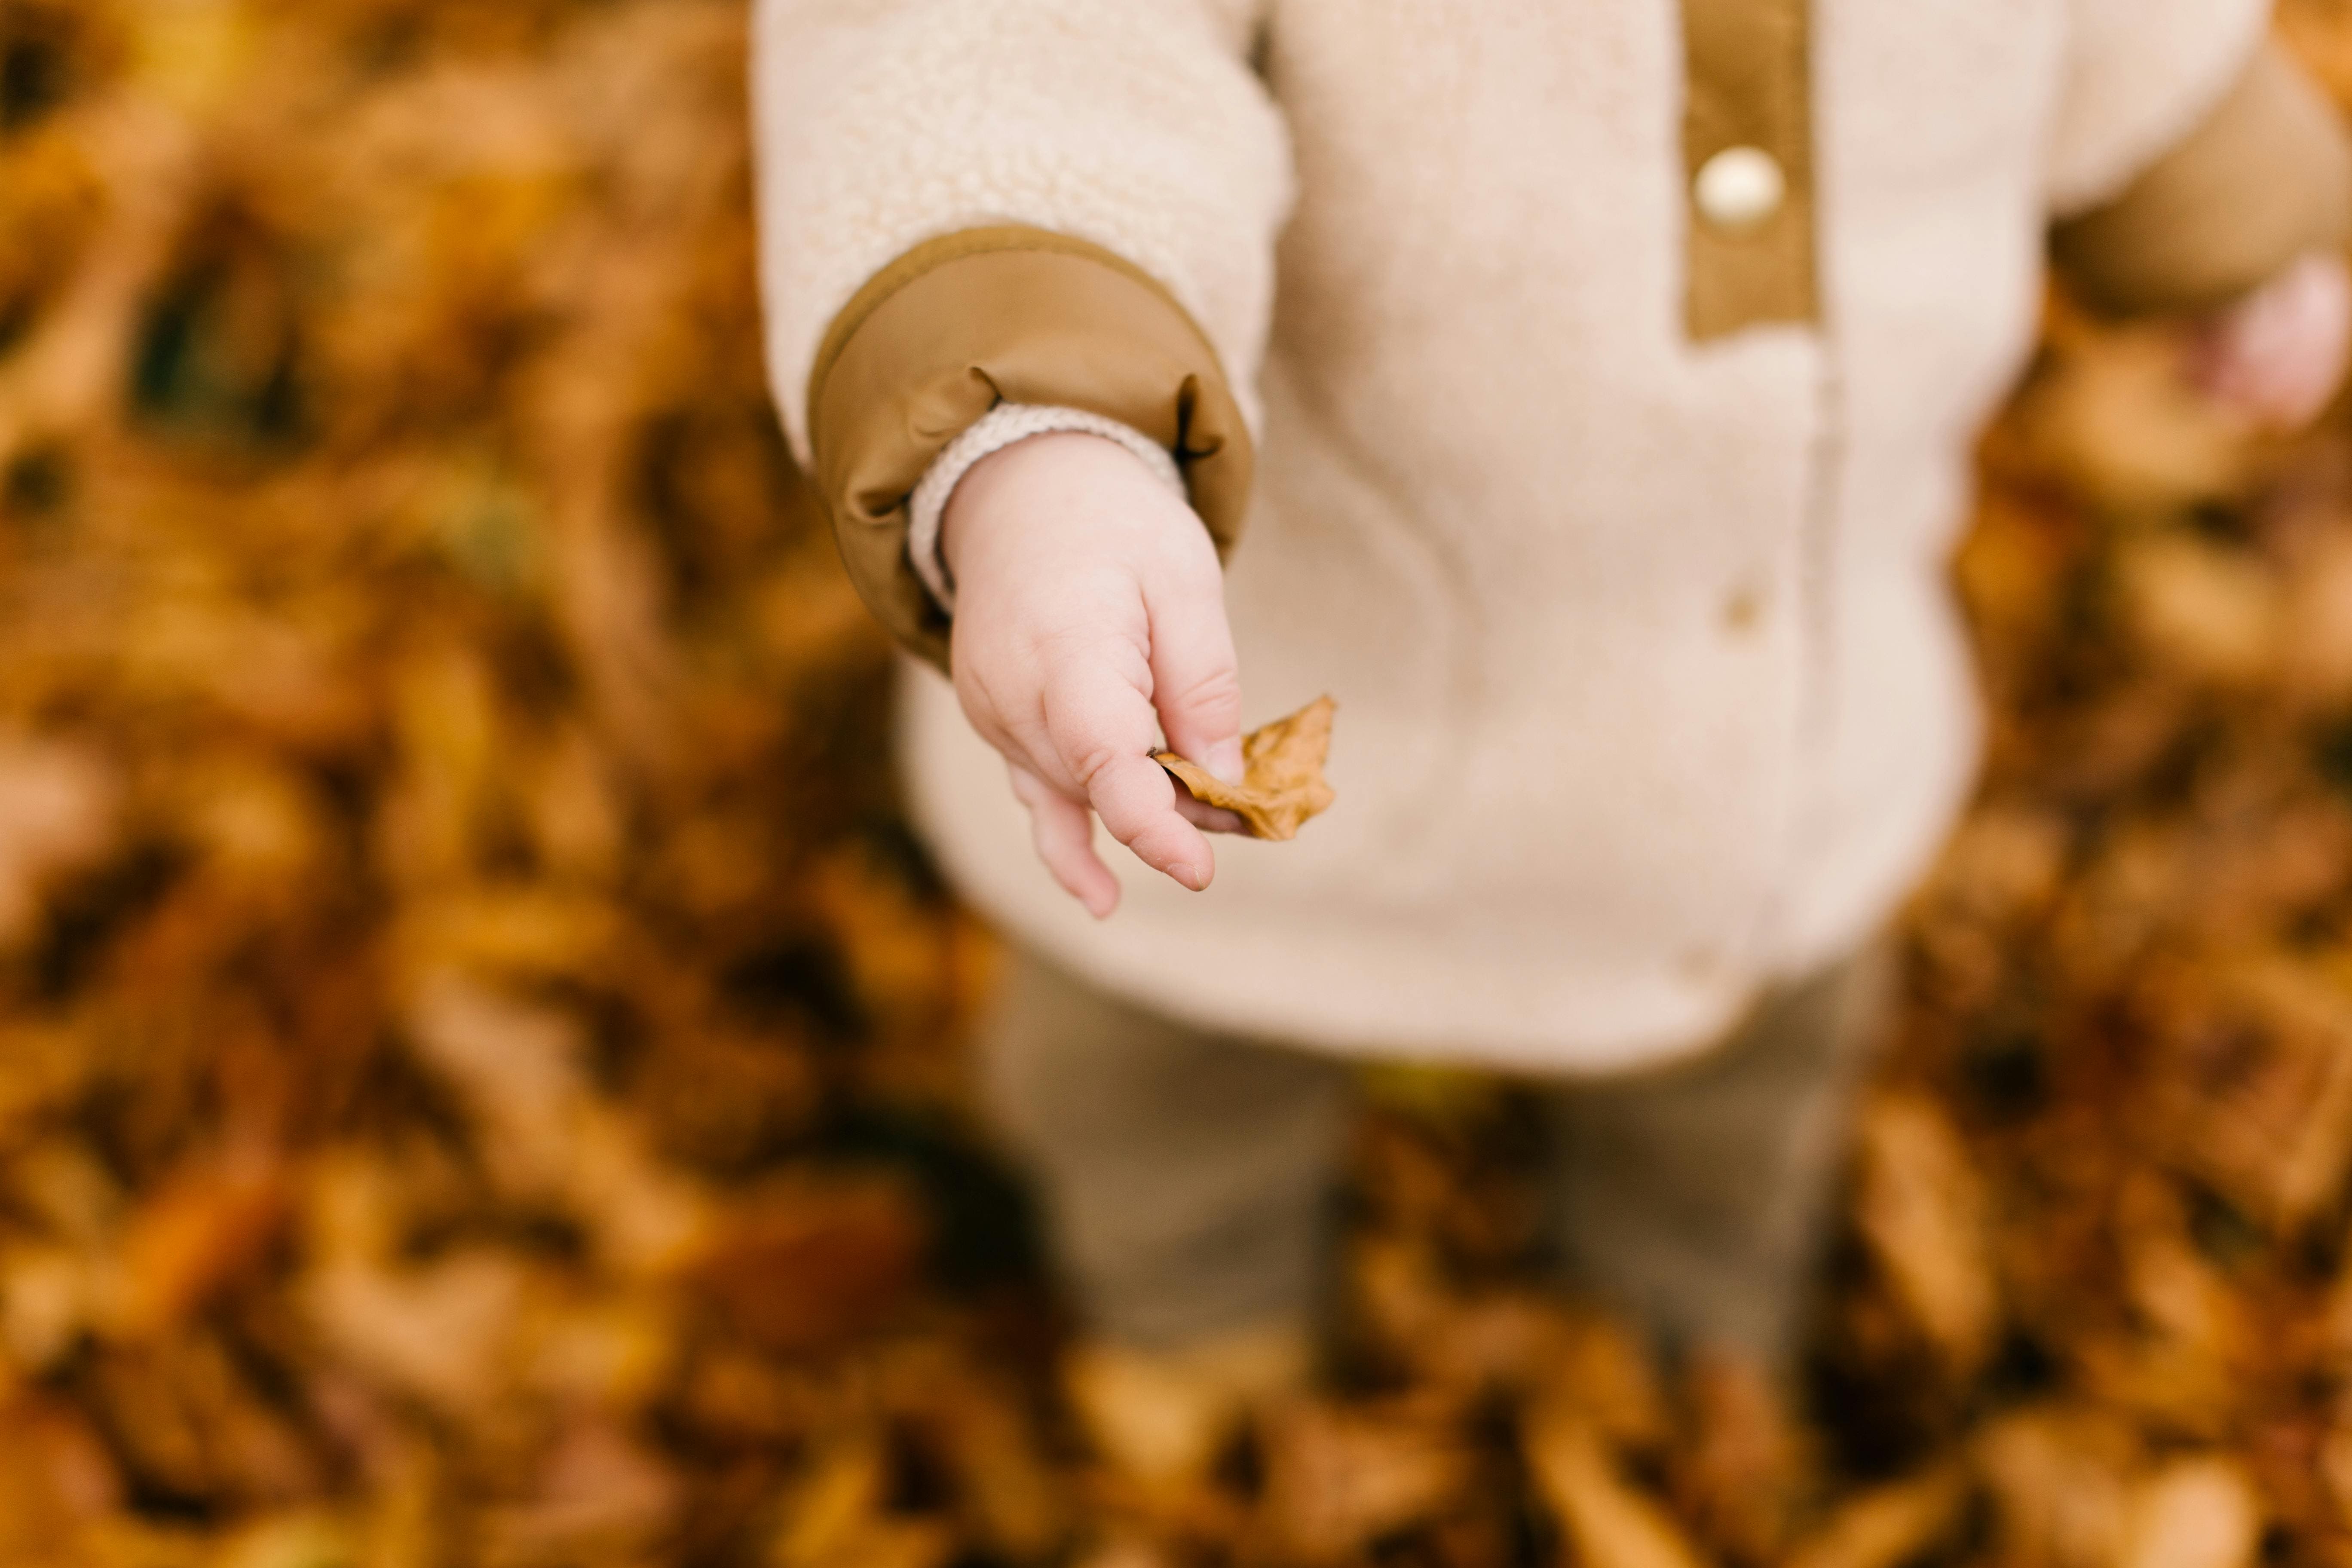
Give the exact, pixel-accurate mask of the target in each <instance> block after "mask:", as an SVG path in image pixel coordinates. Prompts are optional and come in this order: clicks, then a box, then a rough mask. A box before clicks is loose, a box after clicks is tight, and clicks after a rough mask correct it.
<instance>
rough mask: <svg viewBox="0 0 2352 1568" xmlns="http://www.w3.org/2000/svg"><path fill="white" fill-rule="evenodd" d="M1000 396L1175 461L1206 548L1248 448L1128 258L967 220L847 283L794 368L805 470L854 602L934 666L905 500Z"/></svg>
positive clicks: (1226, 392) (1230, 517) (1235, 530)
mask: <svg viewBox="0 0 2352 1568" xmlns="http://www.w3.org/2000/svg"><path fill="white" fill-rule="evenodd" d="M999 403H1032V404H1050V405H1057V406H1063V407H1070V408H1083V409H1086V410H1087V411H1088V412H1090V413H1095V414H1099V415H1102V416H1104V417H1106V418H1110V419H1116V420H1118V421H1120V422H1121V423H1123V424H1126V425H1129V426H1133V427H1134V428H1136V429H1138V430H1139V431H1141V432H1142V433H1143V434H1144V435H1146V436H1148V437H1150V438H1151V439H1152V440H1154V441H1157V442H1159V443H1160V444H1161V445H1162V446H1164V447H1167V448H1168V449H1169V450H1170V451H1171V452H1172V453H1173V454H1175V457H1176V461H1177V466H1178V468H1180V469H1181V471H1182V473H1183V475H1184V482H1185V487H1186V489H1187V490H1188V491H1189V492H1190V494H1191V497H1192V506H1193V510H1196V511H1198V512H1199V513H1200V514H1201V517H1202V521H1204V522H1205V523H1207V525H1208V528H1209V531H1210V534H1211V536H1212V537H1213V538H1214V539H1215V540H1216V542H1217V546H1218V548H1219V550H1220V551H1223V550H1225V549H1227V548H1229V547H1230V546H1231V544H1232V543H1233V542H1234V538H1235V537H1236V536H1237V535H1238V534H1239V532H1240V530H1241V521H1242V513H1243V510H1244V508H1245V507H1246V505H1247V502H1248V497H1249V489H1250V475H1251V468H1252V464H1253V459H1254V452H1253V449H1252V447H1251V443H1250V438H1249V433H1248V431H1247V430H1246V429H1245V428H1244V426H1243V424H1242V418H1241V411H1240V408H1239V407H1238V405H1236V404H1235V403H1234V397H1233V395H1232V391H1231V388H1230V387H1229V386H1228V385H1227V384H1226V381H1225V378H1224V374H1223V370H1222V369H1221V368H1220V366H1219V365H1218V363H1217V356H1216V353H1215V351H1214V350H1213V348H1212V347H1211V346H1210V343H1209V341H1208V339H1207V337H1206V336H1205V335H1204V334H1203V333H1202V331H1201V330H1200V328H1199V326H1198V325H1197V324H1195V323H1194V321H1192V317H1191V316H1190V315H1189V314H1187V313H1186V312H1185V310H1184V309H1183V308H1182V307H1181V305H1179V304H1177V303H1176V301H1175V300H1174V298H1173V297H1172V296H1171V295H1170V294H1169V292H1168V291H1167V289H1164V288H1163V287H1161V286H1160V283H1159V282H1158V281H1157V280H1156V279H1153V278H1151V277H1150V275H1149V274H1148V273H1146V272H1144V271H1143V270H1142V269H1140V268H1138V267H1136V266H1135V265H1134V264H1133V263H1131V262H1129V261H1127V260H1125V259H1123V258H1120V257H1118V256H1116V255H1114V254H1112V253H1111V252H1109V251H1108V250H1105V249H1103V248H1102V247H1099V246H1096V245H1090V244H1088V243H1087V242H1086V241H1084V240H1079V239H1073V238H1071V237H1068V236H1066V235H1060V234H1055V233H1053V232H1051V231H1049V230H1045V229H1037V228H1026V227H1018V226H1007V227H999V228H982V229H968V230H964V231H962V232H960V233H957V234H951V235H947V236H944V237H941V238H939V239H935V240H932V241H930V242H929V243H927V244H925V245H921V246H919V247H916V248H915V249H913V250H911V251H909V252H908V253H907V254H906V255H905V256H902V257H900V258H898V260H897V261H894V262H892V263H891V264H890V265H889V266H888V267H887V268H884V269H883V270H882V271H881V272H879V273H877V275H876V276H875V277H874V279H872V280H871V281H869V282H868V283H867V284H866V287H865V288H863V289H859V290H858V292H857V295H856V298H855V299H853V300H850V302H849V304H848V305H847V306H846V307H845V308H844V309H843V310H842V312H841V314H840V316H839V317H837V318H836V319H835V321H834V324H833V326H832V328H831V329H830V330H829V331H827V332H826V334H825V339H824V346H823V347H822V348H821V349H820V350H819V351H818V353H817V358H816V363H815V366H814V369H813V370H812V371H811V373H810V375H809V402H808V407H809V442H810V446H811V447H812V448H813V450H814V457H815V463H814V468H815V479H816V482H817V487H818V489H819V490H820V491H821V492H822V493H823V495H824V498H825V501H826V504H827V506H828V508H829V509H830V510H831V511H832V514H833V519H834V527H835V534H836V536H837V538H838V539H839V542H840V544H841V552H842V559H843V561H844V562H845V563H846V564H847V565H848V567H849V572H850V576H851V577H852V579H853V580H854V581H855V582H856V584H857V588H858V591H859V592H860V593H861V594H862V595H865V598H866V603H867V604H868V605H870V606H872V608H873V610H874V612H875V613H876V614H877V616H880V617H881V619H882V620H883V622H884V624H885V625H887V626H888V627H889V628H890V630H891V631H892V632H893V633H895V634H896V635H897V636H898V637H899V639H900V640H901V641H903V642H905V643H906V644H907V645H908V647H911V648H912V649H914V651H915V652H917V653H919V654H920V655H922V656H923V657H924V658H929V660H931V662H933V663H934V664H937V665H939V666H940V668H946V665H947V647H948V619H947V616H945V615H944V614H943V613H942V612H941V611H940V608H939V606H938V605H935V604H933V603H932V601H931V598H930V596H929V594H927V593H926V592H925V591H924V589H923V586H922V584H921V583H920V582H919V580H918V579H917V578H916V576H915V574H914V570H913V568H912V566H911V565H910V564H909V563H908V560H907V521H908V520H907V498H908V494H909V493H910V492H911V491H912V490H913V489H914V488H915V485H916V483H917V482H918V481H919V479H921V478H922V476H923V474H924V472H925V470H927V469H928V468H929V467H930V464H931V461H932V459H933V458H937V457H938V456H939V454H940V451H941V450H942V449H943V448H944V447H946V446H947V445H948V443H949V442H950V441H952V440H954V439H955V438H956V437H958V436H959V435H961V434H962V433H963V431H965V430H966V429H968V428H970V427H971V426H972V425H974V424H976V423H977V422H978V421H979V420H980V419H981V418H982V416H984V415H986V414H987V413H988V411H989V410H990V409H992V408H993V407H995V406H996V405H998V404H999Z"/></svg>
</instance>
